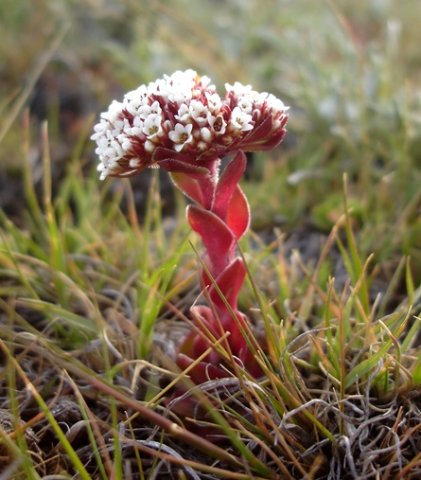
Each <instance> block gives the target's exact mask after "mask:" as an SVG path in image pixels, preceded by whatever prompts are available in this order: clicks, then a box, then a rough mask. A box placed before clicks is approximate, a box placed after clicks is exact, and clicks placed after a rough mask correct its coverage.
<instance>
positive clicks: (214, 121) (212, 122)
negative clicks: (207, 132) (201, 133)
mask: <svg viewBox="0 0 421 480" xmlns="http://www.w3.org/2000/svg"><path fill="white" fill-rule="evenodd" d="M208 123H209V126H210V127H211V130H212V132H213V133H214V134H215V135H219V136H221V135H224V134H225V131H226V129H227V122H226V121H225V119H224V117H223V115H222V113H219V114H218V115H216V116H213V115H211V113H210V112H209V113H208Z"/></svg>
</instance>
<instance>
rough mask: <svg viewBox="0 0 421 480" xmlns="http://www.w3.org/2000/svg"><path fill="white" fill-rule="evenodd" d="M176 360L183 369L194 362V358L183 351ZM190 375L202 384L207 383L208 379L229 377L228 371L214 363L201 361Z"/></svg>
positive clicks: (193, 379)
mask: <svg viewBox="0 0 421 480" xmlns="http://www.w3.org/2000/svg"><path fill="white" fill-rule="evenodd" d="M176 361H177V365H178V366H179V367H180V368H181V369H183V370H185V369H186V368H188V367H190V366H191V364H192V363H193V362H194V359H192V358H189V357H188V356H186V355H183V354H182V353H179V354H178V355H177V359H176ZM189 376H190V378H191V379H192V381H193V382H194V383H196V384H197V385H200V384H201V383H205V382H207V381H208V380H215V379H217V378H225V377H227V372H226V371H225V370H223V369H222V368H219V367H218V366H217V365H214V364H212V363H209V362H200V363H198V364H197V365H195V366H194V367H193V368H192V369H191V370H190V371H189Z"/></svg>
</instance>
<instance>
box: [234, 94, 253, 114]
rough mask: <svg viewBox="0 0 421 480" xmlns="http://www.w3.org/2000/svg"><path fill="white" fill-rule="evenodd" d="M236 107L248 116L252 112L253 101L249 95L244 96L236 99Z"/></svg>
mask: <svg viewBox="0 0 421 480" xmlns="http://www.w3.org/2000/svg"><path fill="white" fill-rule="evenodd" d="M237 106H238V107H239V108H240V109H241V110H242V111H243V112H244V113H248V114H250V113H251V112H252V111H253V99H252V97H251V96H250V95H244V96H242V97H241V98H239V99H238V102H237Z"/></svg>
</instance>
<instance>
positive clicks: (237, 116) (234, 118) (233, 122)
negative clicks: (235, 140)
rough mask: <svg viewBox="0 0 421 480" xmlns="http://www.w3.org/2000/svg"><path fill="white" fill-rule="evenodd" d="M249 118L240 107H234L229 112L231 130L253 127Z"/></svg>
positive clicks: (250, 128) (246, 129)
mask: <svg viewBox="0 0 421 480" xmlns="http://www.w3.org/2000/svg"><path fill="white" fill-rule="evenodd" d="M251 119H252V117H251V115H249V114H248V113H244V112H243V111H242V110H241V108H240V107H235V108H234V110H233V111H232V112H231V119H230V126H231V128H232V129H233V130H237V131H240V132H247V131H249V130H252V129H253V125H252V124H251V123H250V122H251Z"/></svg>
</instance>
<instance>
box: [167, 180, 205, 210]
mask: <svg viewBox="0 0 421 480" xmlns="http://www.w3.org/2000/svg"><path fill="white" fill-rule="evenodd" d="M170 177H171V179H172V181H173V183H174V185H175V186H176V187H177V188H178V189H179V190H181V192H182V193H183V194H184V195H186V196H187V197H189V198H190V199H191V200H193V201H195V202H197V203H199V204H202V203H203V193H202V189H201V188H200V185H199V183H198V181H197V180H195V179H194V178H192V177H191V176H190V175H186V174H185V173H181V172H172V173H170Z"/></svg>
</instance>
